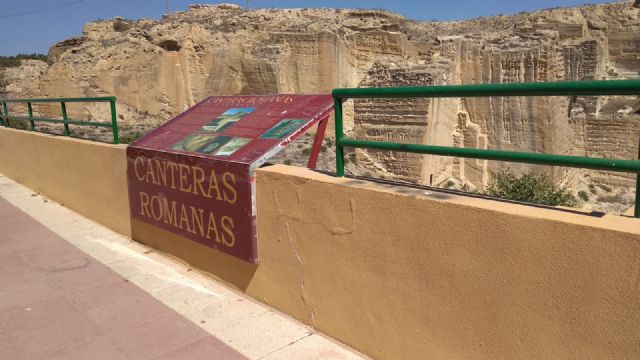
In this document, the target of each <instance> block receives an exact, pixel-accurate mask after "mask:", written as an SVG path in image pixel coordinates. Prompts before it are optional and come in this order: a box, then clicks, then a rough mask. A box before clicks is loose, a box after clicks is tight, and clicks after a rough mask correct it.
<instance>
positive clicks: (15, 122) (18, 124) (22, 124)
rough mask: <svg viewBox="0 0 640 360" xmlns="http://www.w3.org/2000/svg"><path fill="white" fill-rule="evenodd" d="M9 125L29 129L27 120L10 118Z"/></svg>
mask: <svg viewBox="0 0 640 360" xmlns="http://www.w3.org/2000/svg"><path fill="white" fill-rule="evenodd" d="M9 126H10V127H12V128H14V129H20V130H31V125H30V124H29V122H28V121H27V120H10V121H9Z"/></svg>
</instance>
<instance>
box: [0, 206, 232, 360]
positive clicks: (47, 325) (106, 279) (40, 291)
mask: <svg viewBox="0 0 640 360" xmlns="http://www.w3.org/2000/svg"><path fill="white" fill-rule="evenodd" d="M152 358H156V359H205V358H206V359H244V357H243V356H242V355H240V354H239V353H237V352H236V351H235V350H233V349H232V348H230V347H228V346H226V345H225V344H224V343H222V342H221V341H220V340H218V339H216V338H215V337H213V336H211V335H210V334H208V333H207V332H205V331H204V330H202V329H201V328H199V327H197V326H196V325H194V324H193V323H191V322H190V321H189V320H187V319H185V318H184V317H182V316H180V315H179V314H177V313H176V312H174V311H173V310H171V309H170V308H168V307H167V306H165V305H164V304H162V303H160V302H159V301H157V300H156V299H155V298H153V297H152V296H151V295H149V294H147V293H146V292H144V291H143V290H142V289H140V288H138V287H137V286H135V285H133V284H131V283H129V282H128V281H127V280H125V279H124V278H123V277H121V276H120V275H118V274H116V273H115V272H113V271H112V270H110V269H109V268H107V267H106V266H104V265H103V264H101V263H99V262H98V261H96V260H94V259H93V258H91V257H90V256H88V255H87V254H85V253H83V252H82V251H80V250H78V249H76V248H75V247H74V246H73V245H71V244H70V243H68V242H66V241H65V240H64V239H62V238H60V237H59V236H57V235H56V234H55V233H53V232H52V231H50V230H48V229H47V228H46V227H44V226H42V225H41V224H40V223H38V222H37V221H35V220H34V219H32V218H31V217H29V216H28V215H26V214H25V213H23V212H22V211H20V210H19V209H17V208H15V207H14V206H12V205H11V204H9V203H8V202H7V201H6V200H4V199H2V198H1V197H0V359H2V360H5V359H9V360H23V359H30V360H31V359H97V360H100V359H105V360H106V359H109V360H119V359H123V360H128V359H152Z"/></svg>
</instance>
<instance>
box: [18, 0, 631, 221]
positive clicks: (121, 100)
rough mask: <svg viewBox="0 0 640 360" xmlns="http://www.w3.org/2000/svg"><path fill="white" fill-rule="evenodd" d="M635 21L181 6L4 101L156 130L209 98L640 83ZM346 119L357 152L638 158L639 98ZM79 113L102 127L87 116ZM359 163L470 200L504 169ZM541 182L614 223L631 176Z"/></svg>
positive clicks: (422, 159) (433, 109) (424, 108)
mask: <svg viewBox="0 0 640 360" xmlns="http://www.w3.org/2000/svg"><path fill="white" fill-rule="evenodd" d="M639 11H640V10H639V9H637V8H635V7H634V6H633V1H623V2H619V3H611V4H605V5H593V6H584V7H576V8H562V9H552V10H545V11H538V12H535V13H522V14H518V15H514V16H497V17H491V18H478V19H473V20H469V21H461V22H417V21H411V20H408V19H405V18H404V17H402V16H400V15H397V14H393V13H390V12H384V11H378V10H334V9H291V10H275V9H263V10H251V11H245V10H244V9H242V8H240V7H238V6H234V5H215V6H212V5H192V6H190V7H189V10H188V11H185V12H178V13H172V14H169V15H166V16H165V17H164V18H163V19H162V20H149V19H143V20H126V19H122V18H115V19H113V20H106V21H99V22H95V23H89V24H87V25H86V26H85V28H84V31H83V35H82V37H80V38H75V39H69V40H66V41H63V42H61V43H58V44H56V45H54V46H52V47H51V49H50V62H51V64H50V65H49V66H48V67H46V66H45V68H43V69H41V68H37V69H41V70H33V69H35V68H33V66H34V65H33V64H31V63H27V64H25V65H23V69H24V70H25V71H26V72H29V71H31V72H30V73H29V74H30V75H29V74H27V73H25V75H24V76H22V80H20V81H18V80H15V81H12V82H11V84H10V85H9V86H8V87H7V90H8V92H9V93H10V95H12V96H19V97H26V96H49V97H51V96H56V97H57V96H99V95H115V96H117V97H118V106H119V112H120V114H121V115H122V119H123V122H125V123H128V124H149V125H151V124H157V123H159V122H162V121H164V120H166V119H168V118H170V117H172V116H174V115H176V114H178V113H180V112H182V111H183V110H185V109H186V108H188V107H189V106H191V105H193V104H195V103H196V102H198V101H199V100H201V99H203V98H204V97H206V96H210V95H229V94H271V93H318V92H328V91H330V90H331V89H332V88H335V87H358V86H374V87H377V86H401V85H430V84H438V85H440V84H475V83H507V82H534V81H560V80H590V79H629V78H638V77H639V75H638V72H639V71H640V20H639V18H638V13H639ZM29 69H32V70H29ZM7 71H9V70H7ZM12 79H16V77H15V76H14V77H13V78H12ZM29 79H31V80H29ZM34 83H35V84H37V86H36V87H35V88H34V86H33V84H34ZM21 84H22V85H21ZM27 84H29V85H27ZM348 106H351V108H350V109H351V110H347V113H350V114H352V115H353V117H352V118H351V119H350V121H349V124H350V126H351V127H350V129H349V132H350V134H352V135H353V136H356V137H358V138H365V139H376V140H389V141H401V142H410V143H423V144H435V145H446V146H464V147H475V148H489V149H505V150H520V151H537V152H545V153H554V154H572V155H583V156H598V157H611V158H625V159H634V158H637V156H638V137H639V129H640V115H638V114H639V113H640V103H639V101H638V98H637V97H597V98H596V97H572V98H566V97H554V98H551V97H538V98H534V97H529V98H524V97H515V98H468V99H438V100H430V99H417V100H415V99H414V100H403V99H394V100H358V101H355V102H354V103H353V104H349V105H348ZM76 111H78V112H84V113H87V112H89V113H90V114H92V116H94V117H99V116H101V115H102V114H101V113H100V111H101V110H98V109H97V108H91V107H88V108H87V107H85V108H82V109H77V110H76ZM354 160H356V161H358V167H359V168H361V169H364V170H363V171H367V172H372V173H376V174H378V175H380V176H384V177H388V178H394V179H400V180H405V181H411V182H418V183H422V184H433V185H437V186H444V185H446V186H450V187H458V188H465V189H480V190H482V189H483V188H484V187H485V186H486V185H487V184H488V182H489V181H490V175H491V172H492V171H494V170H495V169H496V168H498V167H499V166H502V165H503V164H500V163H498V162H488V161H481V160H469V159H467V160H465V159H457V158H443V157H435V156H418V155H413V154H403V153H392V152H378V151H357V152H356V155H355V158H354ZM540 169H544V171H548V172H549V173H550V175H552V176H553V177H554V178H555V179H556V180H558V181H562V182H563V183H565V184H567V185H569V186H571V187H572V188H573V189H574V190H575V191H576V192H577V191H579V190H583V191H586V192H587V193H588V194H589V196H590V202H598V201H597V199H598V198H601V199H600V200H606V199H613V200H614V201H611V204H618V205H620V206H618V205H615V206H613V208H615V209H614V210H622V209H624V208H625V207H628V205H629V203H630V199H632V198H633V192H632V189H633V183H634V176H632V175H630V174H611V173H603V172H596V171H587V172H585V171H578V170H567V169H559V168H557V169H550V168H548V167H547V168H544V167H541V168H540ZM359 171H360V170H359ZM589 184H592V186H591V187H590V188H588V186H589ZM593 184H595V185H597V186H596V187H595V188H594V186H593ZM598 186H604V187H605V189H606V188H609V189H614V190H611V191H609V192H607V191H605V190H601V188H600V187H598ZM587 189H589V190H587ZM594 189H595V190H594ZM605 197H606V199H605ZM599 202H600V203H602V202H603V201H599ZM609 208H612V207H609Z"/></svg>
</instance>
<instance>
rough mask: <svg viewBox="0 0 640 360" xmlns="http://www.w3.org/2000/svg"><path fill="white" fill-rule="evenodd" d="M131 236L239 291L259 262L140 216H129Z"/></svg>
mask: <svg viewBox="0 0 640 360" xmlns="http://www.w3.org/2000/svg"><path fill="white" fill-rule="evenodd" d="M131 237H132V238H133V240H135V241H137V242H140V243H142V244H145V245H147V246H150V247H152V248H154V249H157V250H159V251H161V252H163V253H166V254H168V255H170V256H171V257H173V258H177V259H178V260H180V261H183V262H186V263H188V264H190V265H191V266H194V267H196V268H198V269H200V270H203V271H206V272H208V273H210V274H215V276H216V277H217V278H219V279H221V280H223V281H225V282H226V283H228V284H230V285H232V286H233V287H236V288H238V289H239V290H242V291H246V289H247V287H248V286H249V284H250V283H251V280H252V279H253V276H254V274H255V272H256V271H257V269H258V265H254V264H250V263H248V262H245V261H242V260H240V259H238V258H235V257H233V256H230V255H227V254H225V253H223V252H221V251H218V250H215V249H213V248H210V247H207V246H204V245H201V244H199V243H197V242H195V241H192V240H189V239H186V238H183V237H181V236H178V235H176V234H173V233H170V232H168V231H165V230H162V229H159V228H157V227H155V226H153V225H150V224H147V223H145V222H142V221H139V220H135V219H131Z"/></svg>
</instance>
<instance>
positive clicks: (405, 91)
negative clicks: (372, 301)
mask: <svg viewBox="0 0 640 360" xmlns="http://www.w3.org/2000/svg"><path fill="white" fill-rule="evenodd" d="M332 94H333V96H334V97H335V98H338V99H352V98H397V97H413V98H415V97H430V98H448V97H492V96H578V95H580V96H601V95H640V80H592V81H559V82H544V83H511V84H472V85H434V86H411V87H395V88H357V89H348V88H347V89H334V90H333V91H332Z"/></svg>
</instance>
